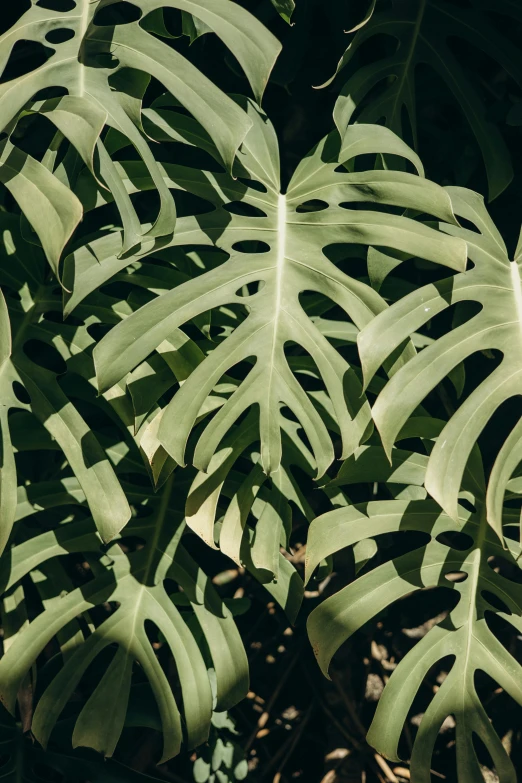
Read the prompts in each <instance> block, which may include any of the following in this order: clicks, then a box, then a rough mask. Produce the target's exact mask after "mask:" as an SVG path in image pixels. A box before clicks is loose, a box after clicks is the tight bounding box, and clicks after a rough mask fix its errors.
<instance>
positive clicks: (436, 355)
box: [358, 188, 522, 535]
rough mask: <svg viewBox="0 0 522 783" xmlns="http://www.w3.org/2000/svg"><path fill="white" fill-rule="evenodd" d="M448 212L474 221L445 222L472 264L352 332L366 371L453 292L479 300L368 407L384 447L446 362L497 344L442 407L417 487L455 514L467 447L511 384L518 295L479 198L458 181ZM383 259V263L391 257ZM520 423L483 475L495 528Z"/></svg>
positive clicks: (515, 386) (457, 298)
mask: <svg viewBox="0 0 522 783" xmlns="http://www.w3.org/2000/svg"><path fill="white" fill-rule="evenodd" d="M448 192H449V194H450V196H451V199H452V204H453V207H454V210H455V213H456V214H457V215H460V216H462V217H463V218H465V219H466V220H467V221H469V222H470V223H472V224H473V225H474V226H476V228H477V230H476V231H475V230H471V229H464V228H459V227H455V226H447V227H446V228H445V229H444V230H446V231H448V232H449V233H451V234H453V235H455V236H459V237H462V238H463V239H464V240H465V241H466V243H467V246H468V254H469V257H470V259H471V260H472V261H473V268H472V269H470V270H469V271H466V272H464V273H461V274H458V275H455V276H454V277H450V278H447V279H446V280H443V281H441V282H440V283H434V284H431V285H427V286H423V287H421V288H419V289H418V290H416V291H414V292H412V293H411V294H408V295H407V296H406V297H404V298H403V299H401V300H400V301H398V302H396V303H395V304H394V305H392V307H390V308H389V310H388V311H386V312H385V313H383V314H381V315H379V316H378V317H377V318H376V319H375V320H374V321H373V323H371V324H369V325H368V327H366V328H365V329H364V330H363V331H362V332H361V334H360V335H359V338H358V345H359V351H360V355H361V360H362V364H363V370H364V375H365V379H366V380H368V379H369V378H371V377H372V375H373V374H374V372H375V371H376V370H377V369H378V367H379V365H380V364H382V362H383V361H384V359H385V358H386V357H387V356H388V355H389V354H390V353H391V352H392V351H393V350H394V348H395V347H396V346H397V345H400V344H401V342H402V341H403V340H404V339H405V338H406V337H408V335H410V334H411V333H412V332H414V331H416V330H417V329H419V328H421V326H422V325H423V324H425V323H426V322H427V321H428V320H430V319H431V318H433V317H434V316H435V315H436V314H437V313H440V312H442V311H443V310H444V309H446V308H447V307H449V306H451V305H452V304H455V303H458V302H466V301H472V302H478V303H479V304H480V306H481V309H480V312H478V313H477V314H476V315H473V316H472V317H471V318H470V319H469V320H467V321H466V322H465V323H463V324H461V325H460V326H457V327H456V328H455V329H453V330H452V331H450V332H448V333H447V334H446V335H444V336H443V337H441V338H440V339H439V340H436V341H435V342H434V343H433V344H431V345H429V346H428V347H427V348H425V349H424V350H423V351H422V352H421V353H420V354H419V355H418V356H416V357H414V358H413V359H411V360H410V361H408V362H407V364H406V365H405V366H404V367H403V368H401V369H400V370H399V371H398V372H397V373H396V375H394V376H393V378H391V380H390V381H389V382H388V384H387V385H386V387H385V388H384V390H383V391H382V392H381V394H380V395H379V397H378V399H377V402H376V404H375V406H374V408H373V418H374V421H375V422H376V424H377V427H378V429H379V431H380V433H381V436H382V439H383V443H384V446H385V448H386V449H387V450H388V451H389V449H390V448H391V445H392V443H393V441H394V439H395V437H396V435H397V434H398V432H399V431H400V429H401V428H402V426H403V425H404V423H405V422H406V421H407V419H408V418H409V416H411V415H412V414H413V412H414V411H415V409H416V407H417V406H418V405H419V404H420V403H421V402H422V400H423V399H424V398H425V397H426V395H427V394H428V392H429V391H430V390H431V389H433V388H434V387H435V386H436V385H437V384H438V383H439V382H440V381H441V380H442V379H443V378H444V377H445V376H447V375H448V373H449V372H450V371H452V370H453V368H455V367H456V366H457V365H458V364H460V363H461V362H463V361H464V360H465V359H466V358H467V357H469V356H471V355H472V354H473V353H474V352H476V351H480V350H487V349H497V350H498V351H500V352H501V354H502V361H501V362H500V364H499V365H498V367H496V368H495V369H494V370H493V371H492V372H491V374H490V375H489V376H488V377H487V378H486V379H485V380H484V381H483V382H482V383H480V384H479V385H478V386H477V388H476V389H474V390H473V391H472V393H471V394H470V395H469V396H468V397H467V399H466V400H465V402H464V403H463V404H462V405H461V406H460V407H459V408H458V410H457V411H456V413H455V414H454V415H453V416H451V418H450V420H449V421H448V423H447V425H446V426H445V427H444V429H443V431H442V433H441V435H440V438H439V439H438V441H437V444H436V446H435V448H434V449H433V452H432V454H431V456H430V461H429V466H428V470H427V474H426V488H427V490H428V492H429V493H430V494H431V495H432V497H433V498H435V500H437V502H438V503H440V505H441V506H442V508H444V510H445V511H446V512H447V513H448V514H449V515H450V516H454V517H456V516H457V497H458V492H459V490H460V486H461V481H462V476H463V474H464V470H465V467H466V463H467V461H468V458H469V455H470V453H471V450H472V448H473V445H474V444H475V443H476V441H477V438H478V437H479V435H480V433H481V432H482V430H483V429H484V427H485V425H486V424H487V422H488V421H489V420H490V419H491V417H492V416H493V414H494V412H495V411H496V410H497V409H498V408H499V407H500V405H501V404H502V403H503V402H504V401H505V400H508V399H510V398H511V397H513V396H515V395H518V394H520V390H521V388H522V386H521V381H520V378H521V373H522V368H521V366H520V346H521V317H522V316H521V313H522V308H521V302H522V293H521V291H522V289H521V282H520V267H519V264H520V259H519V258H518V255H517V260H514V261H510V260H509V257H508V255H507V250H506V247H505V244H504V242H503V239H502V237H501V235H500V233H499V232H498V230H497V229H496V227H495V225H494V224H493V222H492V220H491V218H490V217H489V215H488V213H487V211H486V209H485V207H484V203H483V199H482V198H481V197H480V196H479V195H478V194H476V193H473V192H472V191H468V190H465V189H463V188H448ZM396 263H397V261H396V260H393V259H392V260H391V262H390V264H391V266H390V267H389V268H391V267H392V266H393V265H394V264H396ZM520 443H521V440H520V423H518V424H517V425H516V426H515V428H514V429H513V431H512V433H511V434H510V436H509V437H508V438H507V440H506V441H505V443H504V446H503V447H502V449H501V451H500V453H499V455H498V457H497V460H496V463H495V466H494V468H493V472H492V474H491V477H490V481H489V487H488V494H487V516H488V521H489V522H490V524H491V525H493V527H494V528H495V530H496V531H497V532H498V533H499V535H501V532H502V504H503V498H504V493H505V490H506V485H507V482H508V481H509V479H510V478H511V475H512V474H513V472H514V470H515V469H516V467H517V465H518V463H519V462H520V460H521V456H522V452H521V451H520Z"/></svg>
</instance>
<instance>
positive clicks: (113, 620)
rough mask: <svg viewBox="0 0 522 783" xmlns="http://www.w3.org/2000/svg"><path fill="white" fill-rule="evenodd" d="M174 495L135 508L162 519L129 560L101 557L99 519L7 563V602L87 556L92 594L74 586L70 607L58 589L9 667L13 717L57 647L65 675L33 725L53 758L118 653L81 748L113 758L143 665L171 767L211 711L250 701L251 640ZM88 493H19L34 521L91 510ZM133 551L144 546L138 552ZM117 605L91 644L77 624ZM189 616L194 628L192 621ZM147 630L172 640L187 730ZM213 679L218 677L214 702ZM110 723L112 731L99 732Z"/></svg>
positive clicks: (7, 658) (136, 530)
mask: <svg viewBox="0 0 522 783" xmlns="http://www.w3.org/2000/svg"><path fill="white" fill-rule="evenodd" d="M172 489H173V487H172V479H170V480H169V482H168V483H167V485H166V486H165V489H164V490H163V492H162V494H161V495H160V496H159V497H158V496H156V497H154V496H153V494H152V493H149V494H148V495H147V493H146V492H145V491H143V492H141V496H140V492H138V493H137V494H136V493H133V491H132V490H131V491H130V493H129V497H130V498H132V499H133V502H134V503H135V504H136V506H138V507H139V506H143V503H145V504H146V505H147V506H151V507H152V515H148V516H147V515H145V516H143V515H141V516H140V515H138V516H137V517H136V518H135V519H134V520H133V521H132V523H130V525H129V526H128V527H127V530H126V535H127V536H128V537H130V538H128V539H126V540H129V541H130V542H131V543H130V544H129V545H126V546H125V547H124V548H123V550H122V548H120V545H119V544H118V543H115V544H113V545H112V546H111V547H110V548H109V549H108V550H107V554H106V555H105V554H103V552H102V551H101V550H100V540H99V538H98V537H97V535H96V534H95V530H94V526H93V524H92V520H91V519H89V518H87V519H83V520H82V519H81V518H80V519H74V520H72V521H69V522H68V521H67V518H66V519H65V521H64V522H63V523H62V524H61V525H58V526H57V527H55V528H54V529H52V530H50V531H48V532H44V533H41V534H39V535H36V536H34V537H31V538H28V539H27V540H21V541H20V542H19V543H18V545H17V546H15V547H14V548H13V549H12V550H11V553H10V557H9V559H6V560H4V561H3V563H4V564H3V572H2V580H3V583H4V585H5V589H6V590H7V591H9V590H10V589H11V586H12V585H16V584H17V583H18V582H19V581H20V579H22V578H23V577H24V575H25V574H28V573H32V574H35V573H38V571H37V569H39V568H42V567H45V566H46V565H47V563H48V562H49V561H50V562H53V560H52V559H53V558H56V557H58V556H63V555H67V554H68V553H74V552H82V553H83V555H84V556H85V557H86V559H87V560H88V562H89V565H90V569H91V570H92V573H93V577H94V578H93V579H92V580H91V581H89V582H88V583H86V584H85V585H84V586H82V587H78V588H76V589H74V588H73V587H72V586H71V589H70V591H69V592H67V594H66V595H62V596H61V597H60V591H63V590H64V588H65V587H66V585H65V584H64V582H63V580H61V581H60V580H58V584H57V586H56V588H55V589H57V590H58V593H56V592H52V591H51V595H54V596H55V597H54V598H53V599H52V600H48V601H47V602H45V601H44V611H43V612H42V613H41V614H39V615H38V616H37V617H36V618H35V619H34V620H33V621H32V622H30V623H26V624H25V625H23V626H22V627H21V629H20V630H19V632H18V633H17V634H16V636H15V638H13V639H12V641H11V643H10V644H9V645H8V647H7V649H6V651H5V654H4V657H3V658H2V660H1V661H0V683H1V685H0V697H1V700H2V702H3V704H4V705H5V706H6V707H7V708H8V709H9V710H10V711H13V710H14V707H15V703H16V698H17V694H18V692H19V689H20V685H21V684H22V682H23V681H24V679H25V677H26V675H27V673H28V672H29V671H30V669H31V666H32V664H33V663H34V661H35V660H36V658H37V657H38V655H39V654H40V652H41V651H42V650H43V649H44V648H45V647H46V645H47V644H48V643H49V642H50V641H51V640H52V639H53V638H54V637H55V636H58V638H59V640H60V647H61V653H60V654H61V655H62V656H63V666H62V668H61V669H59V670H58V672H57V673H55V676H54V678H53V679H52V680H51V682H50V683H49V684H48V685H47V687H46V689H45V690H44V692H43V694H42V695H41V697H40V699H39V701H38V705H37V707H36V711H35V713H34V717H33V720H32V731H33V733H34V735H35V736H36V738H37V739H38V741H39V742H40V743H41V744H43V745H44V746H45V745H46V744H47V741H48V739H49V737H50V735H51V732H52V731H53V728H54V726H55V725H56V722H57V720H58V719H59V717H60V714H61V712H62V710H63V709H64V707H65V705H66V704H67V702H68V700H69V699H70V697H71V695H72V693H73V692H74V691H75V689H76V688H77V685H78V683H79V681H80V679H81V678H82V676H83V674H84V672H85V670H86V668H87V667H88V666H89V664H90V663H91V662H92V661H93V660H95V659H96V657H97V656H98V655H100V654H101V653H102V652H103V651H104V650H106V649H108V648H111V646H112V648H113V646H114V645H116V650H115V652H114V657H113V658H112V660H111V662H110V663H109V664H108V667H107V670H106V672H105V674H104V675H103V676H102V677H101V678H100V680H99V683H98V685H97V686H96V688H95V690H94V691H93V692H92V693H91V695H90V696H89V698H88V699H87V701H86V702H85V704H84V706H83V707H82V709H81V711H80V714H79V715H78V717H77V720H76V724H75V729H74V732H73V738H72V742H73V745H74V746H88V747H93V748H95V749H97V750H98V751H100V752H102V753H104V754H105V755H107V756H111V755H112V753H113V751H114V749H115V746H116V743H117V741H118V739H119V737H120V734H121V731H122V729H123V726H124V723H125V719H126V715H127V707H128V702H129V693H130V687H131V682H132V671H133V666H134V663H135V662H136V661H138V662H139V663H140V665H141V667H142V669H143V671H144V672H145V674H146V676H147V678H148V681H149V684H150V687H151V689H152V693H153V695H154V700H155V702H156V704H157V713H158V716H159V720H160V722H161V728H162V731H163V734H164V749H163V758H164V759H167V758H170V757H172V756H173V755H175V754H176V753H178V752H179V749H180V745H181V742H182V740H183V739H184V740H185V741H186V742H187V743H188V745H189V746H190V747H194V746H196V745H199V744H200V743H202V742H204V741H205V739H206V737H207V735H208V731H209V727H210V718H211V713H212V708H213V705H215V708H216V709H217V710H225V709H227V708H228V707H230V706H231V705H233V704H235V703H236V701H238V700H239V699H240V698H241V697H242V696H243V695H244V693H245V692H246V689H247V685H248V670H247V662H246V656H245V654H244V650H243V646H242V643H241V640H240V638H239V635H238V632H237V630H236V627H235V624H234V621H233V619H232V616H231V614H230V612H229V610H228V609H227V608H226V607H225V605H224V604H223V603H222V602H221V600H220V599H219V597H218V595H217V593H216V592H215V590H214V588H213V587H212V585H211V583H210V582H209V580H208V578H207V577H206V575H205V574H204V573H203V572H202V571H201V569H200V568H199V567H198V566H197V564H196V563H195V562H194V560H193V559H192V558H191V557H190V556H189V555H188V553H187V552H186V551H185V549H184V548H183V546H182V545H181V544H180V538H181V534H182V532H183V527H184V526H183V523H182V520H181V519H180V517H179V514H176V512H175V511H173V510H172V501H173V499H174V496H172ZM79 490H80V487H79V485H78V484H77V483H76V484H75V482H72V483H71V482H69V483H67V482H65V483H64V482H58V481H57V482H55V483H54V485H53V486H50V485H45V484H42V485H39V484H38V483H36V484H34V485H31V486H29V487H28V488H27V489H23V490H22V489H20V490H19V501H20V505H19V507H20V509H23V508H25V509H26V510H25V512H24V516H27V514H35V513H37V512H38V511H39V510H41V509H52V508H53V507H54V508H56V507H57V506H60V505H65V506H67V505H68V506H71V505H73V506H74V505H75V504H76V503H77V502H78V501H81V500H82V497H81V493H80V495H78V491H79ZM174 491H175V490H174ZM134 540H137V541H138V542H139V546H137V547H135V546H133V545H132V542H133V541H134ZM124 543H125V540H124ZM129 546H130V549H129ZM44 573H45V571H44ZM166 580H169V583H168V584H169V585H172V584H173V583H177V585H178V586H179V590H181V591H182V592H176V591H175V590H174V592H172V590H173V588H172V586H170V587H167V584H166ZM37 581H44V582H45V581H46V579H45V577H42V579H41V580H37ZM39 590H40V591H42V590H43V591H44V592H43V594H44V595H45V585H44V586H43V587H42V585H39ZM47 592H49V591H48V590H47ZM107 602H115V604H113V605H114V606H117V608H116V609H115V610H114V611H112V612H110V613H109V615H108V616H107V618H106V619H103V620H102V622H101V623H100V622H95V623H94V624H93V622H92V620H91V621H90V623H89V626H88V627H89V631H88V632H87V633H86V632H85V628H86V626H85V625H83V626H78V625H77V624H76V622H75V618H77V617H79V616H80V615H82V614H84V613H88V612H89V611H92V610H93V609H94V607H96V606H97V605H100V604H104V605H105V606H107V605H108V604H107ZM189 610H190V612H189ZM187 612H189V614H190V615H191V616H192V614H193V615H194V617H193V618H192V619H191V617H189V616H188V614H187ZM98 616H99V615H98ZM146 623H152V624H153V625H154V626H155V628H156V629H157V630H158V631H159V632H160V633H161V634H162V636H163V638H164V639H165V641H166V644H167V645H168V647H169V648H170V651H171V654H172V655H173V657H174V660H175V662H176V668H177V672H178V676H179V681H180V685H181V691H182V695H183V724H182V719H181V714H180V709H179V707H178V705H177V703H176V699H175V697H174V695H173V692H172V686H171V683H169V680H168V679H167V676H166V675H165V673H164V671H163V669H162V667H161V665H160V663H159V661H158V660H157V657H156V654H155V652H154V650H153V647H152V643H151V640H150V639H149V638H148V636H147V628H146ZM194 623H195V624H194ZM198 629H199V630H198ZM201 634H202V636H201ZM200 636H201V638H202V639H204V640H205V641H204V644H201V641H200ZM205 649H206V650H208V655H209V656H210V657H209V658H208V659H206V658H205V655H206V654H207V653H205V652H204V651H205ZM209 667H212V668H213V670H214V672H215V677H216V693H215V694H214V696H213V693H212V688H211V680H210V678H209V674H208V671H207V670H208V668H209ZM102 704H103V710H102V709H101V706H102ZM108 705H110V713H107V706H108ZM100 711H102V712H103V713H104V714H105V716H106V718H107V719H106V720H102V721H100V719H99V716H100ZM182 726H184V728H182Z"/></svg>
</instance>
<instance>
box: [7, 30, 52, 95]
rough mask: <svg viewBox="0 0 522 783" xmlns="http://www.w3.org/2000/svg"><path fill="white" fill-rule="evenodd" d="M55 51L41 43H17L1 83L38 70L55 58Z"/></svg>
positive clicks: (25, 41)
mask: <svg viewBox="0 0 522 783" xmlns="http://www.w3.org/2000/svg"><path fill="white" fill-rule="evenodd" d="M54 53H55V50H54V49H52V48H51V47H50V46H44V44H43V43H40V42H39V41H27V40H23V41H17V42H16V43H15V45H14V46H13V48H12V49H11V54H10V55H9V59H8V61H7V63H6V66H5V68H4V71H3V73H2V78H1V79H0V83H2V84H3V83H4V82H9V81H11V80H12V79H18V78H19V77H20V76H25V75H26V74H28V73H31V72H33V71H36V70H38V68H41V67H42V65H44V64H45V63H46V62H47V60H48V59H49V58H50V57H52V56H53V54H54Z"/></svg>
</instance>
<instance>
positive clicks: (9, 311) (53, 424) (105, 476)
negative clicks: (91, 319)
mask: <svg viewBox="0 0 522 783" xmlns="http://www.w3.org/2000/svg"><path fill="white" fill-rule="evenodd" d="M3 225H4V231H3V243H2V254H1V259H2V261H3V263H2V265H1V267H0V284H1V285H2V287H3V288H4V291H5V293H6V296H5V297H4V295H3V294H2V293H0V325H1V329H0V345H1V358H0V389H1V391H0V426H1V433H2V451H1V453H2V460H1V465H0V468H1V469H0V508H1V530H0V546H1V549H3V548H4V547H5V545H6V542H7V540H8V538H9V535H10V532H11V528H12V525H13V522H14V519H15V514H16V487H17V473H16V464H15V456H14V450H15V447H14V445H13V442H12V439H11V434H10V433H11V429H12V428H13V427H15V428H16V417H17V416H18V415H20V414H19V413H14V412H15V411H21V412H24V411H25V412H29V413H30V414H32V415H31V417H30V418H31V422H34V424H33V423H32V424H31V426H32V427H34V426H35V424H36V422H35V420H34V418H33V416H34V417H36V419H37V420H38V421H40V422H41V424H43V426H44V427H45V429H46V430H47V432H48V433H49V435H50V436H51V438H52V439H53V440H54V441H55V442H56V444H57V445H58V447H59V448H60V449H61V450H62V451H63V454H64V456H65V458H66V459H67V461H68V463H69V465H70V468H71V470H72V471H73V472H74V474H75V476H76V477H77V479H78V481H79V482H80V484H81V486H82V489H83V491H84V492H85V495H86V497H87V499H88V503H89V506H90V509H91V513H92V515H93V518H94V520H95V522H96V525H97V527H98V529H99V531H100V534H101V536H102V538H103V539H104V540H105V541H109V540H110V539H111V538H113V537H114V535H116V533H118V531H119V530H121V529H122V527H124V525H125V524H126V522H127V521H128V520H129V518H130V515H131V511H130V507H129V504H128V502H127V499H126V497H125V494H124V492H123V490H122V489H121V486H120V484H119V482H118V480H117V478H116V475H115V473H114V470H113V467H112V465H111V463H110V461H109V459H108V457H107V455H106V453H105V452H104V450H103V448H102V447H101V446H100V444H99V442H98V440H97V438H96V436H95V435H94V434H93V432H92V431H91V430H90V428H89V426H88V425H87V423H86V421H85V420H84V418H83V417H82V415H81V414H80V413H79V411H78V410H77V408H76V407H75V405H74V404H73V403H72V402H71V400H70V399H69V397H68V396H67V394H66V393H65V392H64V391H63V388H62V386H61V385H60V382H59V380H58V378H59V376H60V375H61V374H62V372H63V369H61V365H63V360H62V359H61V356H60V348H62V347H63V346H64V342H66V341H67V339H69V340H70V346H71V350H72V353H74V354H76V355H77V359H80V356H81V355H82V351H83V350H84V349H85V348H86V347H87V346H88V345H89V344H92V342H93V340H92V338H91V337H90V336H89V334H88V332H87V329H86V328H84V329H83V331H79V330H77V329H76V328H75V327H71V328H70V329H69V330H67V331H68V334H67V335H65V333H64V332H63V330H60V327H59V322H58V323H56V321H53V320H52V319H53V315H54V314H55V313H56V312H59V311H60V308H61V301H60V297H59V296H56V294H54V293H53V290H54V289H55V287H56V283H54V284H53V283H52V281H49V282H46V281H45V263H44V259H43V258H42V255H41V252H39V251H38V250H37V249H36V248H34V250H33V251H31V250H30V248H31V246H30V245H28V244H27V243H24V242H23V240H22V239H21V237H20V234H19V230H18V220H17V219H16V217H14V216H12V217H10V218H6V217H5V216H4V217H3ZM15 262H19V263H15ZM60 333H61V336H60ZM64 338H65V340H64ZM10 412H13V413H14V415H13V416H10Z"/></svg>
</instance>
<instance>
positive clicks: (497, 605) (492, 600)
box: [481, 590, 512, 614]
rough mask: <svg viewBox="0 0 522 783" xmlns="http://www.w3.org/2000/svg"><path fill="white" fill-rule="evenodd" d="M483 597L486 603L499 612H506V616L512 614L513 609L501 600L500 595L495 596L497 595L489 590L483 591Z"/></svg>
mask: <svg viewBox="0 0 522 783" xmlns="http://www.w3.org/2000/svg"><path fill="white" fill-rule="evenodd" d="M481 592H482V597H483V598H484V600H485V601H487V602H488V604H490V605H491V606H492V607H493V609H496V610H497V612H504V613H505V614H512V611H511V609H510V608H509V606H507V604H505V603H504V601H502V599H501V598H499V597H498V595H495V593H491V592H490V591H489V590H482V591H481Z"/></svg>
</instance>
